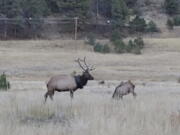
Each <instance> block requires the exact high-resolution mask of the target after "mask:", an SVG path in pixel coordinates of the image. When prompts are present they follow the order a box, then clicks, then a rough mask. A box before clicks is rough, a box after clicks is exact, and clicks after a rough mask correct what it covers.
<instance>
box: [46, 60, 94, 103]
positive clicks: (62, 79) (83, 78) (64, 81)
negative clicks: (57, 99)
mask: <svg viewBox="0 0 180 135" xmlns="http://www.w3.org/2000/svg"><path fill="white" fill-rule="evenodd" d="M75 61H76V62H77V63H78V64H79V66H80V68H81V69H82V70H83V72H82V75H74V76H72V75H57V76H53V77H51V78H50V80H49V81H48V83H47V92H46V94H45V95H44V98H45V102H46V100H47V97H48V96H49V97H50V99H51V100H53V95H54V92H55V91H58V92H66V91H69V92H70V97H71V99H72V98H73V94H74V91H76V90H77V89H82V88H83V87H84V86H85V85H86V84H87V82H88V80H94V77H93V76H92V75H91V74H90V71H92V70H94V69H95V68H93V67H91V68H90V67H89V66H88V65H87V63H86V57H84V59H83V60H82V59H80V58H78V59H77V60H75ZM81 62H83V63H84V66H83V65H82V63H81Z"/></svg>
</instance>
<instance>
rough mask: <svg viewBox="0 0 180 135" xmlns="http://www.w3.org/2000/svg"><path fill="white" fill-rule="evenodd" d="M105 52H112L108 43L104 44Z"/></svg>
mask: <svg viewBox="0 0 180 135" xmlns="http://www.w3.org/2000/svg"><path fill="white" fill-rule="evenodd" d="M103 53H110V48H109V46H108V45H107V44H105V45H104V46H103Z"/></svg>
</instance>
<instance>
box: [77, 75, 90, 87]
mask: <svg viewBox="0 0 180 135" xmlns="http://www.w3.org/2000/svg"><path fill="white" fill-rule="evenodd" d="M75 80H76V84H77V88H80V89H82V88H83V86H85V85H86V84H87V82H88V79H87V78H85V77H84V76H83V75H77V76H75Z"/></svg>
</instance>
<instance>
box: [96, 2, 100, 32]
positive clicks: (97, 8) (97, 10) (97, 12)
mask: <svg viewBox="0 0 180 135" xmlns="http://www.w3.org/2000/svg"><path fill="white" fill-rule="evenodd" d="M98 15H99V0H96V32H97V24H98Z"/></svg>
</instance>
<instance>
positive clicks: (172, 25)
mask: <svg viewBox="0 0 180 135" xmlns="http://www.w3.org/2000/svg"><path fill="white" fill-rule="evenodd" d="M166 25H167V27H168V29H170V30H172V29H173V28H174V22H173V20H171V19H168V20H167V23H166Z"/></svg>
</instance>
